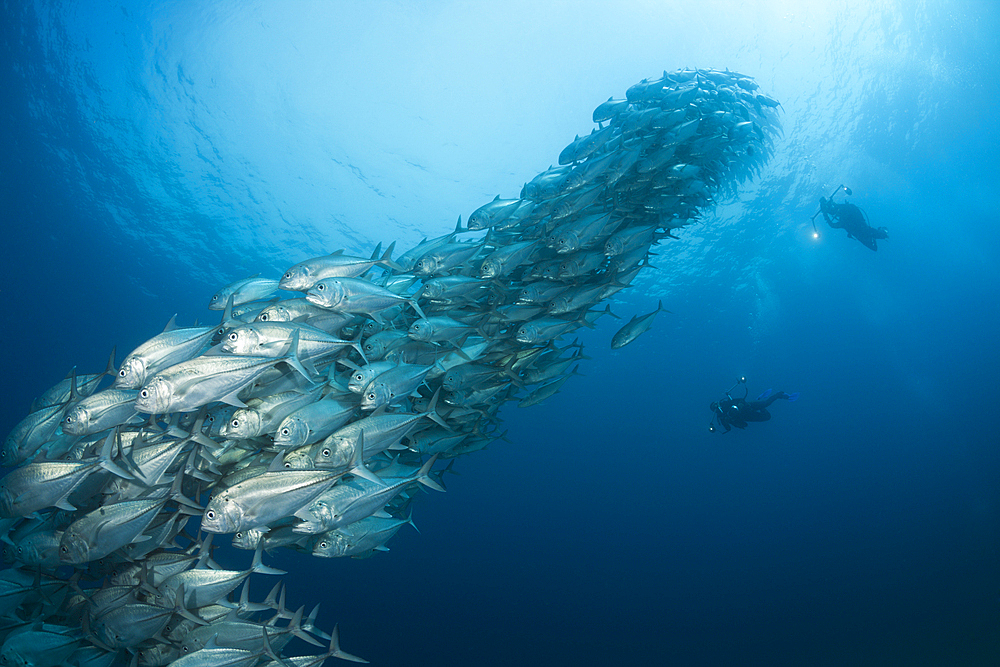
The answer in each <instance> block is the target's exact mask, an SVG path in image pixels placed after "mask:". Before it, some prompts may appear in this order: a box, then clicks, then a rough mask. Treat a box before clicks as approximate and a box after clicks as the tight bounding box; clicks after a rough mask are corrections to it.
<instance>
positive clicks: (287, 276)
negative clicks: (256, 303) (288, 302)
mask: <svg viewBox="0 0 1000 667" xmlns="http://www.w3.org/2000/svg"><path fill="white" fill-rule="evenodd" d="M282 277H283V278H291V277H292V272H291V271H285V275H284V276H282Z"/></svg>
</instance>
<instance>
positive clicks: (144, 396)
mask: <svg viewBox="0 0 1000 667" xmlns="http://www.w3.org/2000/svg"><path fill="white" fill-rule="evenodd" d="M139 396H142V397H143V398H149V390H147V389H143V390H142V391H140V392H139Z"/></svg>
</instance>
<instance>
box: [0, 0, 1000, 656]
mask: <svg viewBox="0 0 1000 667" xmlns="http://www.w3.org/2000/svg"><path fill="white" fill-rule="evenodd" d="M802 4H806V5H807V6H799V5H802ZM2 12H3V20H2V21H0V30H2V35H3V39H2V49H3V51H2V54H0V58H2V65H3V67H2V68H0V77H2V79H0V90H3V91H4V92H3V95H2V96H0V100H2V101H0V104H2V110H3V116H2V122H0V170H2V171H0V175H2V179H0V211H2V220H3V235H2V237H0V238H2V245H0V248H2V259H3V261H2V263H0V267H2V268H0V270H2V282H0V304H2V306H0V328H2V331H3V332H4V334H3V340H4V345H3V352H2V367H3V369H4V371H5V372H4V382H3V385H4V389H3V398H4V400H3V401H0V427H2V429H0V430H4V432H5V433H6V432H7V431H9V429H10V428H12V427H13V426H14V425H15V424H16V423H17V422H18V421H19V420H20V419H21V418H22V417H23V416H24V415H25V414H26V413H27V411H28V409H29V406H30V404H31V401H32V399H33V398H34V397H36V396H38V395H39V394H41V393H42V392H43V391H44V390H45V389H47V388H48V387H49V386H51V385H52V384H54V383H55V382H57V381H58V380H60V379H61V378H62V377H63V376H64V375H65V374H66V373H67V371H68V370H69V369H70V368H71V367H73V366H76V367H77V370H78V371H80V372H98V371H100V370H102V369H103V368H104V365H105V363H106V359H107V356H108V354H109V352H110V351H111V348H112V346H113V345H117V346H118V348H117V350H118V355H117V359H118V361H119V362H120V361H121V359H122V358H123V356H124V355H125V354H127V352H128V351H129V350H131V349H133V348H134V347H135V346H137V345H138V344H140V343H141V342H143V341H144V340H146V339H147V338H149V337H151V336H152V335H154V334H155V333H158V332H159V331H160V330H161V329H162V327H163V325H164V324H165V323H166V321H167V319H169V317H170V316H171V315H173V314H174V313H178V321H179V322H180V323H181V324H185V325H187V324H191V323H192V322H193V321H194V320H196V319H198V320H200V321H202V322H205V321H213V320H215V318H216V317H217V314H216V313H214V312H211V311H208V310H207V308H206V305H207V303H208V299H209V298H210V297H211V295H212V294H213V293H214V292H215V291H217V290H218V289H219V288H220V287H222V286H223V285H225V284H227V283H229V282H231V281H233V280H237V279H239V278H244V277H247V276H249V275H252V274H255V273H260V274H261V275H263V276H268V277H278V276H279V275H280V273H281V272H283V271H284V269H286V268H287V267H288V266H290V265H292V264H294V263H295V262H298V261H301V260H303V259H306V258H308V257H312V256H315V255H319V254H325V253H326V252H329V251H332V250H334V249H336V248H341V247H343V248H346V249H347V251H348V252H350V253H354V254H367V253H368V252H370V249H371V248H372V247H373V246H374V244H375V243H377V242H379V241H384V242H386V243H388V242H391V241H393V240H395V241H397V247H399V248H401V249H402V248H407V247H410V246H412V245H415V244H416V243H417V242H419V241H420V240H421V238H423V237H424V236H437V235H440V234H443V233H445V232H447V231H448V230H450V229H451V228H452V227H453V225H454V221H455V219H456V218H457V217H458V216H459V215H462V216H463V217H467V216H468V214H469V213H471V212H472V211H473V210H475V208H477V207H478V206H479V205H481V204H483V203H485V202H486V201H488V200H490V199H492V198H493V197H494V196H496V195H497V194H499V195H501V197H514V196H517V193H518V192H519V190H520V188H521V185H522V184H523V183H524V182H525V181H528V180H530V179H531V178H532V177H533V176H534V175H535V174H537V173H538V172H539V171H542V170H544V169H545V168H547V167H548V166H549V165H550V164H552V163H554V162H555V161H556V157H557V156H558V154H559V151H560V150H561V149H562V148H563V147H564V146H565V145H566V144H567V143H568V142H569V141H570V140H572V139H573V137H574V136H575V135H577V134H584V133H586V132H589V131H590V129H591V128H592V127H593V124H592V123H591V119H590V114H591V112H592V110H593V108H594V107H595V106H597V105H598V104H599V103H601V102H602V101H604V100H605V99H607V98H608V97H609V96H615V97H621V96H622V95H623V94H624V91H625V90H626V88H628V86H630V85H631V84H633V83H635V82H637V81H639V80H640V79H642V78H644V77H656V76H659V74H660V72H661V71H662V70H664V69H667V70H673V69H676V68H679V67H715V68H719V69H723V68H727V67H728V68H730V69H733V70H736V71H739V72H742V73H744V74H747V75H749V76H752V77H754V78H755V80H756V81H757V82H758V83H759V84H760V86H761V89H762V90H763V91H764V92H765V93H766V94H767V95H770V96H772V97H774V98H775V99H777V100H779V101H780V102H781V103H782V113H781V118H782V122H783V125H784V135H783V137H782V138H781V139H780V140H779V141H778V142H777V143H776V150H775V154H774V157H773V158H772V159H771V161H770V163H769V164H768V166H767V167H766V169H765V170H764V172H763V173H762V174H761V175H760V176H759V177H758V178H756V179H755V180H754V181H753V182H752V183H749V184H747V185H745V186H744V187H742V188H741V189H740V191H739V193H738V195H737V196H736V197H734V198H730V199H726V200H723V201H721V202H720V203H719V205H718V207H717V208H716V209H715V210H714V211H712V212H710V213H709V214H708V215H706V216H705V218H704V219H703V221H702V222H700V223H698V224H695V225H692V226H690V227H688V228H686V229H683V230H681V231H680V232H679V233H678V236H679V237H680V238H679V240H668V241H666V242H664V243H663V244H661V245H660V246H659V247H658V248H657V250H656V252H657V253H658V254H657V256H656V257H654V258H653V264H654V265H655V266H656V267H658V270H657V271H655V272H654V271H648V272H643V274H642V275H641V276H640V278H639V280H638V281H637V283H636V284H635V285H634V286H633V287H632V288H631V289H630V290H628V291H626V292H622V293H619V294H618V295H617V296H616V297H615V299H614V301H613V304H612V309H613V310H614V312H615V313H616V314H618V315H620V316H622V317H623V318H624V319H628V318H629V317H631V316H632V315H634V314H639V313H645V312H649V311H651V310H652V309H653V308H655V306H656V302H657V300H659V299H662V300H663V303H664V306H665V307H666V308H667V309H669V310H670V311H671V313H662V314H660V315H658V316H657V319H656V321H655V324H654V326H653V328H652V329H651V330H650V331H649V332H648V333H646V334H644V335H643V336H641V337H640V338H639V339H638V340H636V341H635V342H634V343H632V344H631V345H628V346H626V347H624V348H622V349H620V350H616V351H612V350H610V345H609V342H610V339H611V336H612V335H613V334H614V332H615V331H616V330H617V328H618V326H620V324H619V323H618V322H612V321H610V318H605V319H603V320H602V321H600V322H599V324H598V326H597V327H596V329H595V330H593V331H586V332H584V333H583V334H581V336H580V338H581V341H582V342H583V343H584V344H585V345H586V348H585V352H586V354H587V355H588V356H589V357H591V359H589V360H587V361H585V362H584V363H582V364H581V365H580V369H579V370H580V373H582V375H583V376H582V377H574V378H572V379H571V380H570V381H568V382H567V383H566V384H565V385H564V387H563V389H562V391H561V392H560V393H559V394H557V395H556V396H555V397H553V398H551V399H549V400H548V401H546V402H545V403H544V404H543V405H541V406H537V407H533V408H527V409H518V408H517V407H516V405H515V404H513V403H511V404H508V406H507V407H505V408H504V409H503V411H502V413H501V416H502V417H503V419H504V428H506V429H507V435H506V439H507V440H506V441H503V440H501V441H498V442H495V443H493V444H491V445H490V446H489V447H488V448H487V449H486V450H484V451H481V452H476V453H474V454H472V455H469V456H467V457H462V458H461V459H460V460H459V461H458V463H457V464H456V469H457V471H458V472H459V473H460V475H455V476H449V477H448V478H447V485H448V492H447V493H446V494H432V495H427V496H426V497H423V498H420V499H419V501H418V503H417V504H416V506H415V513H414V521H415V523H416V525H417V526H418V527H419V529H420V532H419V533H417V532H416V531H413V530H411V529H409V528H407V529H405V530H403V531H401V532H400V533H399V534H398V535H397V536H396V537H395V538H393V540H392V541H391V542H390V543H389V546H390V551H389V552H386V553H380V554H377V555H376V556H374V557H373V558H370V559H366V560H331V561H326V560H320V559H311V558H306V557H302V556H299V555H297V554H291V553H287V554H278V555H276V556H274V557H272V558H271V559H268V560H267V562H268V563H269V564H274V565H276V566H279V567H283V568H284V569H287V570H289V571H290V572H291V574H290V576H289V577H286V580H287V583H288V589H289V590H288V595H289V602H290V604H293V605H295V606H297V605H298V604H307V605H312V604H314V603H316V602H321V603H322V610H321V615H320V625H321V626H323V627H326V628H329V627H331V626H332V625H333V624H334V623H339V626H340V631H341V636H342V644H343V646H344V648H345V649H346V650H348V651H350V652H352V653H356V654H358V655H361V656H364V657H365V658H367V659H368V660H370V661H371V662H372V663H373V664H377V665H386V666H388V665H392V666H396V665H431V664H433V665H468V664H476V665H506V664H512V663H516V664H522V665H605V664H636V665H659V664H673V665H802V664H809V665H831V666H833V665H838V666H839V665H873V666H874V665H879V666H882V665H907V666H911V665H944V664H951V665H996V664H998V663H1000V437H998V436H997V432H996V427H995V423H994V422H995V418H996V415H997V414H998V410H997V408H996V407H995V404H996V398H995V397H996V385H997V379H998V377H1000V351H998V350H1000V345H998V343H1000V339H998V331H1000V287H998V286H1000V233H998V231H997V230H998V229H1000V213H998V211H1000V207H998V205H997V192H998V191H1000V190H998V185H1000V167H998V163H997V160H996V155H997V154H998V153H1000V134H998V130H997V121H996V119H997V117H998V111H1000V53H998V51H1000V49H998V46H997V41H996V35H997V34H1000V11H998V8H997V6H996V5H995V4H994V3H992V2H987V1H982V2H974V1H967V2H961V1H954V2H946V1H943V0H941V1H937V2H902V1H900V2H861V1H857V2H853V1H850V2H848V1H830V2H815V3H791V2H778V1H774V2H745V3H735V2H698V3H694V2H688V3H666V2H640V1H632V2H629V1H622V2H614V3H598V2H581V1H577V2H561V1H554V2H548V3H538V2H519V1H511V2H484V3H475V2H408V1H405V0H399V1H397V2H389V1H385V2H370V3H340V2H319V1H315V2H270V3H269V2H255V3H245V2H232V1H228V2H223V1H219V2H208V1H200V2H125V3H122V2H106V3H91V2H62V3H58V2H36V3H31V2H5V3H4V4H3V6H2ZM840 184H846V185H847V186H849V187H850V188H851V189H852V191H853V195H852V196H851V197H850V198H849V200H850V201H851V202H853V203H856V204H858V205H859V206H861V207H862V208H864V209H865V210H866V212H867V213H868V215H869V217H870V219H871V221H872V224H874V225H875V226H885V227H887V228H888V230H889V239H888V240H886V241H883V242H881V243H880V247H879V250H878V252H871V251H870V250H868V249H867V248H865V247H864V246H862V245H861V244H859V243H858V242H856V241H854V240H851V239H848V238H847V237H846V235H845V234H844V233H843V232H842V231H837V230H832V229H829V228H826V227H825V225H824V224H822V223H821V224H820V232H821V234H820V237H819V238H818V239H816V238H813V235H812V231H813V228H812V226H811V224H810V222H809V218H810V216H811V215H812V214H813V213H814V212H815V211H816V210H817V202H818V199H819V197H821V196H828V195H829V194H830V192H831V191H833V190H834V189H835V188H837V186H838V185H840ZM741 375H745V376H746V378H747V384H748V388H749V391H750V394H751V396H755V395H756V394H757V393H759V392H761V391H763V390H765V389H767V388H774V389H776V390H785V391H789V392H792V391H798V392H800V393H801V398H800V399H799V400H798V401H797V402H795V403H786V402H783V401H781V402H777V403H775V404H774V405H773V406H772V408H771V412H772V414H773V418H772V420H771V421H769V422H767V423H762V424H751V425H750V426H749V428H747V429H746V430H745V431H739V430H734V431H733V432H731V433H728V434H720V433H710V432H709V431H708V424H709V419H710V418H711V413H710V412H709V410H708V405H709V403H710V402H711V401H713V400H716V399H718V398H719V397H720V396H721V395H722V394H723V393H724V392H725V390H726V389H727V388H728V387H730V385H732V383H733V382H734V381H735V380H736V378H737V377H739V376H741ZM233 562H234V563H235V562H236V561H233ZM255 584H256V585H255V588H254V591H255V592H256V593H257V594H258V595H263V593H264V591H265V583H264V582H263V581H261V582H260V583H256V582H255ZM300 648H301V647H300Z"/></svg>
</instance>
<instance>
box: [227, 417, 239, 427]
mask: <svg viewBox="0 0 1000 667" xmlns="http://www.w3.org/2000/svg"><path fill="white" fill-rule="evenodd" d="M229 425H230V426H232V427H233V428H238V427H239V425H240V420H239V419H234V420H233V421H231V422H229Z"/></svg>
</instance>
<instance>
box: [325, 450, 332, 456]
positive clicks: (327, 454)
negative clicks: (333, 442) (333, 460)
mask: <svg viewBox="0 0 1000 667" xmlns="http://www.w3.org/2000/svg"><path fill="white" fill-rule="evenodd" d="M330 454H332V452H331V451H330V450H329V449H324V450H323V456H330Z"/></svg>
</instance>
